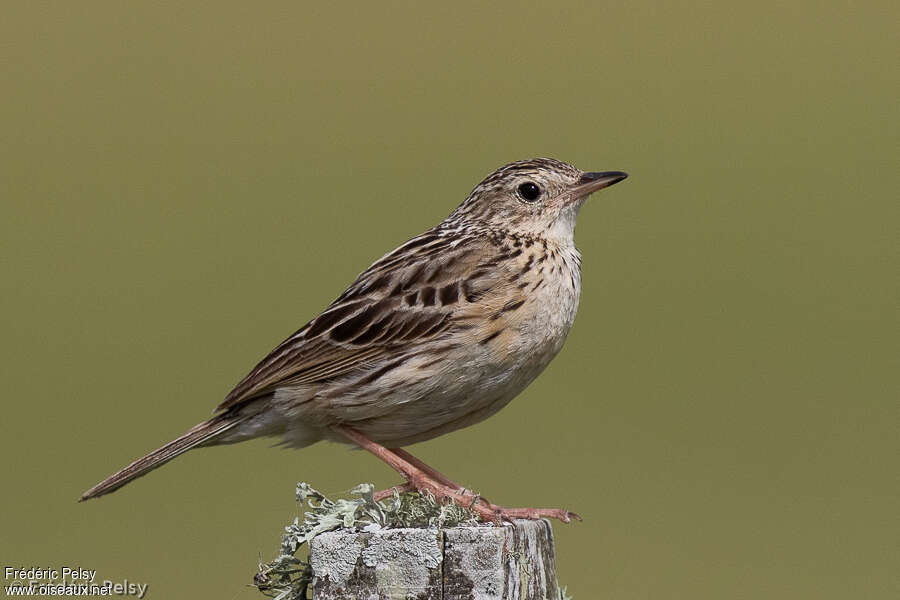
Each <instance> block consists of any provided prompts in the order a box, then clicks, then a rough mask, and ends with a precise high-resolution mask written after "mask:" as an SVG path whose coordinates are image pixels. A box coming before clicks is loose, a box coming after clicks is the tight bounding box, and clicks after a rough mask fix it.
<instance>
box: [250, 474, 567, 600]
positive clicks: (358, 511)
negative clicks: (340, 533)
mask: <svg viewBox="0 0 900 600" xmlns="http://www.w3.org/2000/svg"><path fill="white" fill-rule="evenodd" d="M374 490H375V487H374V486H373V485H372V484H371V483H363V484H360V485H358V486H356V487H355V488H353V489H352V490H351V491H350V493H351V494H353V495H354V496H356V497H355V498H339V499H337V500H331V499H329V498H327V497H326V496H324V495H323V494H322V493H320V492H318V491H317V490H315V489H313V488H312V487H311V486H310V485H309V484H307V483H304V482H301V483H298V484H297V493H296V495H297V502H298V504H299V505H300V509H301V510H304V507H305V510H304V512H303V520H302V521H301V520H300V517H296V518H295V519H294V521H293V523H291V524H290V525H288V526H287V527H285V532H284V534H283V535H282V537H281V548H280V551H279V554H278V556H277V557H276V558H275V559H274V560H272V561H270V562H268V563H260V565H259V568H258V572H257V573H256V575H255V576H254V577H253V585H255V586H256V587H257V588H258V589H259V591H260V592H262V593H263V594H265V595H266V596H269V597H271V598H275V599H276V600H306V599H307V598H308V595H307V594H308V587H309V584H310V583H311V582H312V568H311V567H310V565H309V563H308V562H307V561H305V560H302V559H300V558H297V556H296V554H297V551H298V550H300V549H301V548H302V547H303V546H304V545H305V546H308V545H309V542H310V541H311V540H312V539H313V538H314V537H316V536H317V535H319V534H320V533H324V532H326V531H333V530H335V529H340V528H348V529H356V530H365V531H378V530H380V529H396V528H402V527H427V528H437V529H441V528H445V527H457V526H459V525H476V524H477V523H478V522H479V521H478V517H477V515H476V513H475V512H474V511H472V510H470V509H469V508H467V507H464V506H459V505H458V504H456V503H454V502H450V503H447V504H444V503H441V502H438V501H437V500H435V498H434V496H432V495H431V494H427V493H426V494H421V493H419V492H407V493H404V494H400V493H398V492H397V490H394V494H393V496H390V497H388V498H386V499H384V500H381V501H378V502H376V501H375V498H374V496H373V494H374ZM476 501H477V499H476ZM562 600H565V599H562Z"/></svg>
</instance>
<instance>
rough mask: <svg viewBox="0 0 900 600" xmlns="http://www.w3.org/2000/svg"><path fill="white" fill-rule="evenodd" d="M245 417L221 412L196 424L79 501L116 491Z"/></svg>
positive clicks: (106, 480)
mask: <svg viewBox="0 0 900 600" xmlns="http://www.w3.org/2000/svg"><path fill="white" fill-rule="evenodd" d="M243 420H244V419H243V418H241V417H238V416H235V415H234V414H231V415H229V414H227V413H226V414H222V415H218V416H215V417H213V418H212V419H210V420H208V421H204V422H203V423H199V424H197V425H194V426H193V427H192V428H191V429H189V430H188V431H187V433H185V434H184V435H182V436H181V437H179V438H177V439H175V440H172V441H171V442H169V443H168V444H166V445H165V446H163V447H162V448H159V449H158V450H154V451H153V452H151V453H150V454H148V455H147V456H144V457H143V458H139V459H137V460H136V461H134V462H133V463H131V464H130V465H128V466H127V467H125V468H124V469H122V470H121V471H118V472H116V473H114V474H112V475H110V476H109V477H107V478H106V479H104V480H103V481H101V482H100V483H98V484H97V485H95V486H94V487H92V488H91V489H89V490H88V491H86V492H85V493H84V494H82V495H81V498H80V499H79V500H78V501H79V502H83V501H85V500H89V499H91V498H96V497H98V496H102V495H104V494H108V493H110V492H114V491H116V490H117V489H119V488H120V487H122V486H123V485H125V484H126V483H128V482H130V481H131V480H133V479H137V478H138V477H140V476H142V475H145V474H147V473H148V472H150V471H152V470H153V469H155V468H157V467H160V466H162V465H164V464H166V463H167V462H169V461H170V460H172V459H173V458H175V457H176V456H178V455H179V454H184V453H185V452H187V451H188V450H190V449H191V448H194V447H196V446H199V445H200V444H203V443H204V442H208V441H210V440H211V439H213V438H215V437H216V436H218V435H219V434H221V433H223V432H225V431H228V430H229V429H231V428H232V427H234V426H235V425H238V424H239V423H240V422H241V421H243Z"/></svg>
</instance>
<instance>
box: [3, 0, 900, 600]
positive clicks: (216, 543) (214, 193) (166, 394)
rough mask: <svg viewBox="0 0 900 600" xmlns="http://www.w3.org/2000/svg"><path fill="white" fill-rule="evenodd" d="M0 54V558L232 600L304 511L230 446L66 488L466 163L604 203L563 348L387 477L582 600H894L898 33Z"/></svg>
mask: <svg viewBox="0 0 900 600" xmlns="http://www.w3.org/2000/svg"><path fill="white" fill-rule="evenodd" d="M4 12H5V15H4V19H3V21H2V23H0V40H2V41H0V47H2V53H0V54H2V57H0V61H2V65H0V78H2V81H3V94H2V96H0V119H2V121H0V129H2V137H3V142H2V144H0V153H2V154H0V186H2V187H0V197H2V207H3V208H2V219H0V250H2V252H0V269H2V270H0V286H2V293H0V303H2V304H0V319H2V321H0V327H2V329H0V336H2V342H0V353H2V361H0V362H2V365H3V382H4V398H5V399H4V408H3V423H4V424H3V428H2V430H3V435H2V437H0V453H2V456H3V458H4V464H3V471H2V472H3V476H2V481H3V486H2V487H3V493H2V495H0V498H2V500H0V502H2V504H0V562H2V564H3V565H4V566H6V565H12V566H25V567H29V566H41V567H48V566H51V567H52V566H55V567H58V566H61V565H68V566H81V567H83V568H89V569H96V570H97V571H98V575H97V576H98V578H101V579H112V580H122V579H128V580H129V581H134V582H145V583H148V584H149V586H150V587H149V592H148V596H147V597H148V598H156V599H164V598H166V599H167V598H197V597H200V598H205V597H215V598H229V599H248V600H250V599H253V598H257V597H261V596H259V595H258V592H257V591H256V590H255V589H253V588H250V587H247V584H249V583H250V580H251V577H252V575H253V573H254V570H255V566H256V563H257V560H258V559H260V558H262V559H263V560H268V559H270V558H272V557H273V556H274V555H275V554H276V551H277V548H278V544H279V540H280V534H281V531H282V527H283V525H285V524H286V523H287V522H288V521H290V520H291V519H292V518H293V516H294V515H295V514H296V506H295V504H294V499H293V494H294V485H295V483H296V482H297V481H300V480H304V481H307V482H309V483H311V484H312V485H314V486H315V487H317V488H318V489H320V490H322V491H323V492H326V493H328V494H331V495H334V496H337V495H342V494H345V493H346V492H347V491H348V490H349V489H350V488H351V487H353V486H354V485H355V484H357V483H359V482H361V481H372V482H374V483H375V484H376V485H377V486H379V487H383V486H388V485H391V484H394V483H395V482H397V481H398V479H397V477H395V476H394V475H393V474H392V472H390V471H389V470H388V469H387V467H385V466H383V465H382V464H381V463H379V462H377V461H376V460H375V459H373V458H371V457H369V456H368V455H366V454H362V453H355V452H350V451H348V450H347V449H346V448H344V447H339V446H334V445H325V444H321V445H317V446H314V447H312V448H309V449H306V450H303V451H285V450H281V449H273V448H270V442H269V441H267V440H260V441H255V442H250V443H245V444H241V445H237V446H231V447H222V448H215V449H209V450H199V451H196V452H193V453H190V454H188V455H187V456H185V457H182V458H181V459H179V460H177V461H175V462H173V463H171V464H169V465H168V466H166V467H165V468H163V469H161V470H159V471H156V472H154V473H152V474H150V475H149V476H148V477H146V478H144V479H141V480H139V481H137V482H136V483H134V484H132V485H130V486H128V487H127V488H124V489H123V490H121V491H120V492H118V493H116V494H115V495H113V496H109V497H106V498H102V499H100V500H96V501H91V502H89V503H85V504H77V503H76V499H77V498H78V496H79V495H80V493H81V492H82V491H84V490H85V489H86V488H87V487H89V486H91V485H93V484H94V483H96V482H97V481H99V480H100V479H101V478H103V477H105V476H107V475H109V474H110V473H111V472H112V471H114V470H115V469H118V468H119V467H121V466H123V465H124V464H126V463H127V462H129V461H131V460H132V459H134V458H136V457H138V456H140V455H142V454H144V453H145V452H147V451H149V450H151V449H153V448H156V447H157V446H159V445H160V444H162V443H163V442H165V441H168V440H169V439H171V438H173V437H174V436H176V435H178V434H180V433H182V432H183V431H184V430H185V429H187V428H188V427H189V426H191V425H193V424H194V423H196V422H198V421H200V420H202V419H204V418H206V417H207V416H208V415H209V413H210V411H211V409H212V408H213V407H214V406H215V405H216V404H217V403H218V402H219V401H220V400H221V399H222V398H223V397H224V395H225V394H226V393H227V392H228V391H229V390H230V389H231V387H232V386H233V384H235V383H236V382H237V381H238V380H239V379H240V378H241V377H242V376H243V375H244V374H245V373H246V372H247V371H249V369H250V368H251V367H252V366H253V365H254V364H255V363H256V361H257V360H258V359H260V358H262V357H263V356H264V355H265V354H266V353H267V352H268V351H269V350H270V349H271V348H272V347H273V346H274V345H275V344H277V343H278V342H280V341H281V340H282V339H283V338H284V337H286V336H287V335H288V334H290V333H291V332H293V331H294V330H295V329H297V328H298V327H299V326H300V325H302V324H303V323H305V322H306V321H307V320H308V319H310V318H311V317H312V316H314V315H315V314H316V313H317V312H318V311H319V310H321V309H322V308H323V307H324V306H325V305H327V304H328V303H329V302H330V301H331V300H332V299H334V298H335V297H336V296H337V295H338V294H339V293H340V292H341V291H342V290H343V289H344V287H345V286H346V285H347V284H348V283H349V282H350V281H351V280H352V279H353V277H354V276H355V275H356V274H357V273H358V272H360V271H361V270H362V269H364V268H365V267H366V266H367V265H368V264H369V263H370V262H372V261H373V260H375V259H376V258H378V257H379V256H381V254H383V253H384V252H386V251H388V250H390V249H392V248H393V247H395V246H396V245H398V244H399V243H400V242H402V241H404V240H405V239H407V238H409V237H411V236H413V235H415V234H417V233H419V232H420V231H422V230H424V229H426V228H427V227H430V226H432V225H434V224H435V223H437V222H438V221H440V220H441V219H442V218H443V217H444V216H446V215H447V214H448V213H449V212H450V211H451V210H452V209H453V208H454V207H455V206H456V205H457V204H458V203H459V202H461V201H462V200H463V198H464V197H465V196H466V194H467V193H468V192H469V190H470V189H471V188H472V187H473V186H474V185H475V184H476V183H477V182H478V181H479V180H480V179H481V178H482V177H483V176H484V175H486V174H487V173H489V172H490V171H492V170H493V169H494V168H496V167H498V166H500V165H502V164H504V163H506V162H509V161H512V160H516V159H521V158H528V157H532V156H553V157H557V158H560V159H563V160H566V161H569V162H572V163H574V164H575V165H577V166H579V167H581V168H582V169H586V170H612V169H621V170H625V171H628V172H629V173H630V174H631V177H630V179H628V181H627V182H625V183H622V184H620V185H617V186H616V187H615V188H613V189H610V190H607V191H606V192H604V193H602V194H600V195H597V196H595V197H594V198H593V199H592V200H591V202H590V203H589V204H588V206H587V207H586V208H585V210H584V211H583V212H582V214H581V218H580V222H579V227H578V230H577V234H576V238H577V241H578V244H579V247H580V248H581V250H582V253H583V255H584V292H583V295H582V301H581V308H580V312H579V315H578V319H577V321H576V323H575V327H574V329H573V331H572V333H571V335H570V337H569V341H568V343H567V345H566V347H565V349H564V350H563V352H562V353H561V354H560V356H559V357H558V358H557V359H556V361H555V362H554V363H553V364H552V365H551V366H550V367H549V368H548V370H547V371H546V372H545V373H544V375H542V376H541V377H540V378H539V379H538V380H537V382H536V383H535V384H534V385H532V386H531V387H530V388H529V389H528V390H527V391H526V392H525V393H523V394H522V395H521V396H520V397H519V398H518V399H516V400H515V401H514V402H513V403H512V404H511V405H510V406H509V407H507V408H506V409H505V410H503V411H501V412H500V413H499V414H498V415H496V416H495V417H493V418H491V419H490V420H488V421H486V422H484V423H482V424H480V425H478V426H475V427H472V428H470V429H467V430H464V431H460V432H458V433H455V434H451V435H448V436H445V437H443V438H440V439H437V440H434V441H431V442H427V443H424V444H419V445H417V446H415V447H413V448H412V450H413V452H415V453H416V454H418V455H420V456H421V457H422V458H423V459H424V460H426V461H428V462H430V463H433V464H434V465H435V466H437V467H439V468H440V469H441V470H442V471H444V472H446V473H447V474H449V475H451V476H453V477H454V478H455V479H457V480H459V481H461V482H463V483H466V484H468V485H469V486H471V487H472V488H474V489H477V490H480V491H483V492H484V493H485V494H486V495H487V496H488V497H490V499H491V500H492V501H494V502H497V503H501V504H507V505H534V506H545V505H546V506H557V505H565V506H566V507H568V508H571V509H573V510H577V511H578V512H580V513H581V514H582V515H583V516H584V522H583V523H578V524H574V525H568V526H565V525H558V524H557V525H554V530H555V532H556V536H557V550H558V562H559V576H560V581H561V583H562V584H564V585H567V586H568V588H569V592H570V593H572V594H573V595H574V597H575V599H576V600H586V599H588V598H690V599H697V598H792V599H793V598H817V599H822V598H841V599H845V598H850V597H852V598H895V597H897V594H898V590H900V584H898V579H897V558H898V550H897V548H898V545H897V540H898V537H897V534H898V531H897V523H898V521H897V505H898V504H897V503H898V500H900V498H898V496H900V493H898V492H900V488H898V477H897V469H898V463H900V461H898V449H900V448H898V443H897V438H898V431H897V424H898V419H897V398H898V391H900V380H898V376H897V371H898V366H900V365H898V360H897V358H898V350H900V346H898V320H897V305H898V295H900V285H898V277H897V273H898V245H897V223H898V218H900V210H898V188H900V178H898V168H897V164H898V162H897V159H898V142H900V130H898V111H897V97H898V92H900V88H898V73H897V69H896V64H897V63H896V56H897V43H898V34H897V29H896V23H897V18H898V16H900V11H898V9H897V5H896V3H888V2H885V3H878V2H866V3H855V4H854V3H850V4H848V3H837V2H826V3H822V2H810V1H805V0H804V1H798V2H790V3H773V2H755V3H743V4H742V5H740V6H737V5H733V4H730V3H727V4H720V3H711V2H709V3H707V2H704V3H694V4H692V5H684V4H673V3H642V2H628V3H625V2H622V3H602V4H601V3H585V4H574V3H573V4H554V5H553V6H552V7H550V6H544V7H541V6H536V5H523V4H518V3H516V4H513V3H508V4H504V3H492V4H490V5H486V4H485V3H471V4H469V3H453V5H452V6H450V5H448V6H437V5H427V6H426V5H420V4H417V3H385V2H379V3H372V4H369V5H363V4H359V5H347V4H342V5H334V6H332V5H326V4H323V3H298V2H281V3H266V4H265V5H260V4H258V3H245V2H216V3H189V5H188V6H185V5H180V4H169V5H165V6H164V5H157V4H152V5H151V4H149V3H143V4H138V3H124V4H123V3H118V2H107V3H100V2H78V3H15V4H10V5H7V6H6V10H5V11H4Z"/></svg>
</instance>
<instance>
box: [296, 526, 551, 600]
mask: <svg viewBox="0 0 900 600" xmlns="http://www.w3.org/2000/svg"><path fill="white" fill-rule="evenodd" d="M309 559H310V563H311V564H312V569H313V582H312V592H313V596H312V597H313V600H345V599H346V600H349V599H353V600H357V599H359V600H376V599H377V600H394V599H397V600H408V599H413V598H414V599H416V600H470V599H473V598H474V599H476V600H558V598H559V591H558V589H557V582H556V560H555V558H554V548H553V530H552V529H551V528H550V523H549V522H548V521H546V520H540V521H526V520H517V521H515V522H514V523H507V524H505V525H504V526H503V527H494V526H476V527H454V528H450V529H384V530H380V531H375V532H354V531H348V530H338V531H332V532H329V533H322V534H320V535H318V536H316V537H315V538H314V539H313V540H312V542H311V544H310V549H309Z"/></svg>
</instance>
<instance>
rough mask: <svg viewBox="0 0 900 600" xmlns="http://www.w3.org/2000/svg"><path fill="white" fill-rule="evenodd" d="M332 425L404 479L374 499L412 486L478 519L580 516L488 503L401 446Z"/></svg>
mask: <svg viewBox="0 0 900 600" xmlns="http://www.w3.org/2000/svg"><path fill="white" fill-rule="evenodd" d="M334 429H335V430H337V431H339V432H341V433H342V434H343V435H344V436H346V437H347V438H348V439H349V440H351V441H352V442H354V443H356V444H357V445H359V446H360V447H361V448H363V449H365V450H368V451H369V452H371V453H372V454H374V455H375V456H377V457H378V458H380V459H381V460H382V461H384V462H385V463H387V464H388V465H389V466H390V467H391V468H393V469H394V470H395V471H397V472H398V473H400V474H401V475H402V476H403V477H404V479H406V483H404V484H403V485H400V486H397V487H396V488H389V489H387V490H381V491H379V492H376V493H375V499H376V500H383V499H384V498H387V497H388V496H391V495H393V494H394V490H395V489H396V490H397V491H398V492H399V493H403V492H407V491H412V490H416V491H419V492H428V493H429V494H431V495H432V496H434V498H435V500H437V501H438V502H444V501H445V500H450V501H452V502H455V503H456V504H459V505H460V506H462V507H465V508H468V509H469V510H471V511H473V512H474V513H475V514H477V515H478V516H479V517H480V518H481V520H482V521H492V522H494V523H497V524H500V523H502V522H503V520H504V519H505V520H507V521H511V520H513V519H543V518H551V519H559V520H560V521H562V522H563V523H569V522H570V521H571V520H572V519H576V520H578V521H580V520H581V517H580V516H578V515H577V514H575V513H573V512H569V511H567V510H562V509H558V508H504V507H502V506H497V505H496V504H491V503H490V502H488V501H487V500H486V499H484V498H482V497H481V496H480V495H478V494H474V493H472V492H470V491H468V490H466V489H465V488H463V487H462V486H460V485H459V484H456V483H454V482H453V481H451V480H450V479H449V478H447V477H446V476H445V475H442V474H441V473H439V472H438V471H436V470H434V469H432V468H431V467H429V466H428V465H426V464H425V463H423V462H422V461H420V460H419V459H418V458H416V457H415V456H413V455H411V454H410V453H408V452H406V451H405V450H402V449H400V448H391V449H388V448H385V447H384V446H382V445H381V444H378V443H376V442H373V441H372V440H370V439H368V438H367V437H366V436H364V435H363V434H362V433H360V432H359V431H357V430H356V429H353V428H352V427H349V426H347V425H336V426H334Z"/></svg>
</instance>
